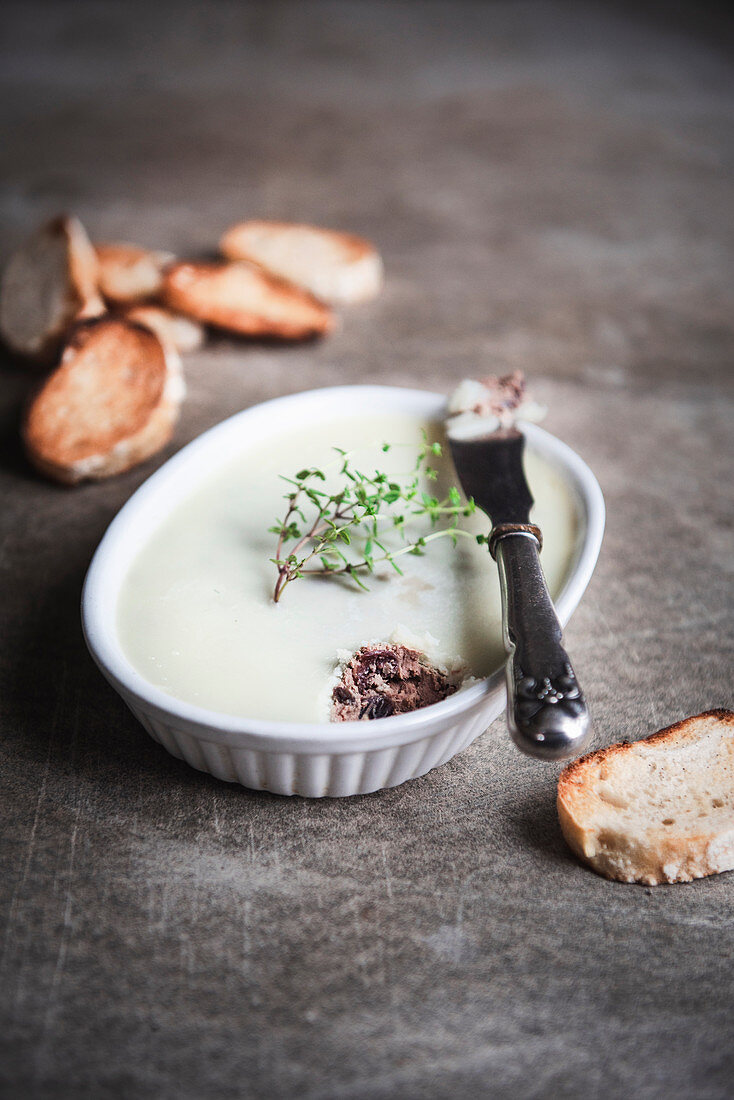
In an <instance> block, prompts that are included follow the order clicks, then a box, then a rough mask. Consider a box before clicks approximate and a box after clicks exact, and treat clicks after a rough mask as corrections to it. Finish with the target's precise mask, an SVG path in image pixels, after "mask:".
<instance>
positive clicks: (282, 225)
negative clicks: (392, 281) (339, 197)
mask: <svg viewBox="0 0 734 1100" xmlns="http://www.w3.org/2000/svg"><path fill="white" fill-rule="evenodd" d="M219 248H220V251H221V252H222V255H224V256H226V257H227V258H228V259H230V260H251V261H252V262H253V263H257V264H260V265H261V266H262V267H264V268H266V269H267V270H268V271H272V272H273V274H274V275H280V276H281V277H282V278H283V279H288V280H290V282H292V283H296V284H297V285H298V286H302V287H305V288H306V290H310V291H311V293H312V294H315V295H316V297H317V298H320V299H321V301H322V302H331V303H338V302H362V301H366V300H367V299H368V298H374V297H375V296H376V295H377V294H379V292H380V290H381V288H382V260H381V259H380V254H379V252H378V251H377V249H376V248H375V247H374V245H372V244H370V242H369V241H366V240H364V239H363V238H362V237H355V236H353V235H352V234H351V233H340V232H338V231H337V230H334V229H317V228H316V226H313V225H295V224H291V223H288V222H267V221H249V222H240V223H239V224H238V225H233V226H232V227H231V228H230V229H228V230H227V232H226V233H225V234H224V236H223V237H222V239H221V241H220V242H219Z"/></svg>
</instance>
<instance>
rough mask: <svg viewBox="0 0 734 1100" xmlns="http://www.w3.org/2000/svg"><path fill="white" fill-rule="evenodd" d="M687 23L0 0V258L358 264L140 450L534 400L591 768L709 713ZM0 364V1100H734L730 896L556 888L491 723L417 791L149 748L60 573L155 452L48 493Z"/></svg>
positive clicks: (542, 787)
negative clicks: (32, 252) (278, 246)
mask: <svg viewBox="0 0 734 1100" xmlns="http://www.w3.org/2000/svg"><path fill="white" fill-rule="evenodd" d="M693 7H694V6H693V5H689V6H686V5H679V4H670V5H664V4H659V5H657V6H654V7H650V8H646V9H642V10H641V9H640V7H639V6H636V5H611V4H610V5H598V6H597V5H593V4H586V5H584V4H576V3H559V4H533V3H521V4H504V3H498V4H491V5H481V4H466V5H460V4H457V3H453V4H417V3H416V4H392V5H391V4H387V3H386V4H356V3H355V4H337V3H333V4H321V3H318V4H296V3H294V4H287V5H281V4H277V3H273V4H267V5H262V6H260V5H251V6H245V5H241V4H236V3H232V4H224V3H222V4H207V5H204V6H200V7H191V6H185V5H180V6H176V7H165V6H161V5H156V4H150V3H149V4H147V5H140V6H133V5H112V4H71V3H65V4H58V3H57V4H47V5H42V4H38V3H28V2H26V3H23V4H15V5H12V4H11V5H6V6H5V9H4V14H5V34H4V39H3V44H2V54H1V56H0V124H1V125H2V132H3V138H2V141H1V142H0V165H1V167H2V171H1V172H0V178H1V179H2V184H0V250H1V258H3V259H4V258H5V257H6V256H7V255H8V253H9V251H10V249H11V248H12V247H13V246H14V245H15V244H16V243H17V242H19V241H20V240H21V239H22V237H23V236H24V234H25V233H26V232H27V231H28V230H29V229H30V228H31V227H33V226H34V225H35V224H36V223H37V222H38V221H39V219H41V218H42V217H44V216H46V215H49V214H52V213H54V212H56V211H57V210H58V209H59V208H71V209H73V210H75V211H76V212H77V213H79V215H80V216H81V217H82V218H83V220H84V221H85V222H86V223H87V225H88V226H89V229H90V231H91V232H92V233H93V235H95V236H98V237H107V238H109V237H122V238H131V239H133V240H139V241H141V242H144V243H145V242H147V243H150V244H151V245H156V246H162V247H166V248H168V247H171V248H173V249H176V250H179V251H181V252H183V253H197V252H201V251H206V250H207V249H210V248H211V246H212V243H213V242H214V241H215V240H216V238H217V236H218V234H219V233H220V231H221V230H222V229H223V228H224V227H225V226H226V225H227V224H228V223H229V222H231V221H232V220H235V219H237V218H240V217H242V216H248V215H253V214H254V215H266V216H267V215H270V216H278V217H285V218H288V217H297V218H303V219H307V220H313V221H315V222H321V223H326V224H333V225H337V226H338V225H343V226H345V227H350V228H353V229H355V230H358V231H362V232H364V233H366V234H368V235H370V236H372V237H374V238H375V239H376V240H377V241H378V242H379V244H380V246H381V248H382V249H383V251H384V255H385V259H386V264H387V272H388V280H387V288H386V291H385V294H384V296H383V297H382V298H381V299H380V300H379V301H377V302H375V303H374V304H370V305H367V306H364V307H359V308H354V309H352V310H350V311H349V312H347V311H345V312H344V323H343V328H342V330H341V331H340V332H339V333H337V334H336V335H335V336H334V337H333V338H331V339H330V340H328V341H327V342H324V343H323V344H312V345H308V346H305V347H299V348H292V349H284V348H277V347H271V346H264V345H253V346H246V345H244V344H236V343H233V342H230V341H228V340H225V339H219V340H217V341H215V342H212V343H211V344H209V346H207V348H206V349H205V350H203V351H202V352H201V353H199V354H197V355H195V356H192V357H190V358H189V359H188V360H187V364H186V368H187V375H188V379H189V385H190V398H189V400H188V403H187V405H186V407H185V410H184V414H183V418H182V420H181V423H180V426H179V429H178V431H177V434H176V439H175V442H174V444H173V445H172V446H171V447H170V448H169V449H168V452H167V453H168V454H170V453H172V452H173V451H174V450H175V449H176V448H178V447H180V446H181V445H182V444H184V443H185V442H186V441H187V440H189V439H191V438H192V437H193V436H195V435H196V434H197V433H198V432H200V431H201V430H202V429H204V428H207V427H209V426H210V425H212V424H214V423H216V422H217V421H219V420H220V419H222V418H223V417H225V416H227V415H228V414H230V413H232V412H234V411H236V410H238V409H241V408H243V407H244V406H247V405H249V404H252V403H254V402H256V401H258V400H260V399H263V398H267V397H271V396H275V395H278V394H281V393H285V392H290V391H295V390H300V389H303V388H308V387H312V386H318V385H324V384H331V383H335V382H357V381H363V380H374V381H382V382H392V383H398V384H402V383H407V384H410V385H423V386H426V387H434V388H438V389H442V390H447V389H448V388H449V387H450V386H451V385H452V384H453V382H455V381H456V380H457V379H459V378H461V377H462V376H463V375H465V374H467V373H474V372H476V371H477V370H479V369H483V368H485V367H488V368H489V367H493V366H495V365H496V364H500V365H502V366H504V365H505V364H506V365H509V366H512V367H515V366H522V367H524V368H525V369H526V370H527V372H528V373H529V374H530V376H531V377H532V379H533V382H534V383H535V389H536V391H537V393H538V395H539V396H540V397H541V398H542V399H543V400H545V401H547V402H548V404H549V405H550V408H551V413H550V416H549V419H548V426H549V427H550V428H551V430H553V431H555V432H557V433H558V434H559V435H560V436H561V437H562V438H564V439H566V440H567V441H568V442H569V443H570V444H571V445H572V446H574V447H575V448H577V449H578V450H579V452H580V453H581V454H582V455H583V456H584V457H585V458H586V459H587V461H588V462H589V463H590V465H591V466H592V468H593V469H594V470H595V471H596V473H597V475H598V476H599V478H600V481H601V483H602V486H603V488H604V491H605V494H606V498H607V503H608V509H609V516H608V532H607V536H606V540H605V544H604V548H603V551H602V555H601V559H600V562H599V566H598V570H597V572H596V575H595V577H594V579H593V581H592V584H591V586H590V588H589V590H588V593H587V595H586V597H585V599H584V600H583V603H582V605H581V607H580V608H579V610H578V612H577V614H576V615H575V617H574V619H573V622H572V623H571V625H570V627H569V629H568V632H567V640H568V644H569V647H570V649H571V651H572V652H573V654H574V655H575V657H576V663H577V668H578V672H579V675H580V676H581V677H582V678H583V682H584V684H585V685H586V688H587V691H588V695H589V698H590V701H591V704H592V706H593V711H594V716H595V720H596V743H597V744H598V745H601V744H605V743H608V742H610V741H612V740H615V739H618V738H621V737H629V738H636V737H638V736H641V735H644V734H646V733H648V732H650V731H652V730H653V729H656V728H658V727H660V726H662V725H665V724H667V723H669V722H671V721H674V720H676V719H678V718H681V717H683V716H685V715H687V714H690V713H695V712H697V711H699V710H701V709H705V708H709V707H713V706H722V705H723V706H726V705H731V703H732V697H731V671H732V649H733V647H732V625H731V624H732V607H731V600H730V584H731V566H732V520H733V518H734V508H733V506H732V503H733V502H732V481H733V480H734V478H733V477H732V443H731V428H732V396H733V394H732V353H733V352H734V327H733V321H732V318H733V317H734V311H733V310H732V304H733V303H732V275H733V273H734V264H733V262H732V258H733V254H734V250H733V247H732V245H733V242H732V221H731V211H732V186H731V161H732V153H733V152H734V141H733V139H732V109H733V107H734V87H733V83H734V82H733V81H732V69H731V58H730V56H729V55H728V53H727V52H726V51H727V49H728V45H727V39H726V35H725V33H724V31H725V29H726V28H725V25H724V24H723V23H717V22H716V20H715V18H714V17H713V16H712V15H711V13H710V12H709V13H708V14H706V13H704V12H700V13H698V14H696V13H695V12H694V11H693ZM29 384H30V381H29V377H28V374H27V373H26V372H25V371H24V370H23V369H22V368H17V367H14V366H13V365H12V364H10V363H9V362H7V363H5V366H4V368H3V372H2V386H1V387H0V390H1V396H0V409H1V412H0V425H1V431H2V442H1V446H0V485H1V489H0V492H1V494H2V496H1V499H2V509H1V514H0V522H1V523H2V544H1V545H2V551H1V557H0V569H1V570H2V585H3V594H2V620H3V626H2V636H1V638H0V676H1V678H2V694H1V697H0V698H1V702H0V705H1V707H2V715H1V721H2V737H1V739H0V758H1V763H0V783H1V784H2V798H1V800H0V815H1V816H2V851H1V853H0V855H1V858H2V877H1V878H0V884H1V901H0V905H1V908H0V914H1V916H0V928H2V932H3V940H2V948H1V950H2V956H1V958H0V1000H1V1002H2V1017H1V1018H2V1031H1V1034H2V1047H3V1053H2V1058H1V1059H0V1081H2V1083H3V1084H2V1088H3V1095H6V1096H8V1097H81V1096H85V1097H86V1096H89V1097H95V1098H105V1097H118V1096H124V1097H131V1098H148V1097H177V1098H179V1097H180V1098H187V1100H188V1098H192V1100H194V1098H208V1097H235V1096H243V1097H245V1096H247V1097H250V1096H251V1097H277V1098H280V1097H294V1096H303V1097H308V1098H310V1100H316V1098H319V1100H322V1098H323V1100H326V1098H342V1097H355V1098H357V1097H360V1098H361V1097H364V1098H368V1097H369V1098H375V1100H376V1098H389V1097H395V1096H401V1097H416V1098H417V1097H421V1098H433V1097H436V1098H444V1097H477V1096H487V1097H556V1096H567V1097H579V1098H581V1097H583V1098H586V1097H592V1096H599V1097H629V1096H635V1097H639V1098H656V1097H661V1096H666V1097H672V1098H677V1097H681V1098H682V1097H691V1096H696V1097H702V1098H707V1100H713V1098H721V1097H724V1096H727V1095H728V1096H731V1095H732V1080H733V1078H734V1062H733V1059H732V1022H731V1021H732V1008H733V1007H734V1006H733V999H734V998H733V997H732V947H733V946H734V932H733V931H732V919H731V907H732V896H733V895H732V888H733V886H734V878H733V877H732V876H731V875H722V876H719V877H716V878H712V879H709V880H704V881H701V882H697V883H695V884H692V885H688V886H677V887H668V888H665V887H660V888H657V889H654V890H651V889H644V888H640V887H634V886H622V885H617V884H612V883H608V882H606V881H604V880H603V879H601V878H598V877H597V876H596V875H594V874H593V873H591V872H590V871H587V870H585V869H584V868H583V867H582V866H580V865H579V864H578V863H577V862H576V861H575V860H574V859H573V858H572V857H571V856H570V854H569V852H568V851H567V849H566V847H565V846H564V843H563V840H562V838H561V835H560V833H559V829H558V825H557V821H556V815H555V810H554V789H555V780H556V776H557V772H558V769H557V768H556V767H555V766H548V765H540V764H537V763H534V762H531V761H529V760H526V759H523V758H521V757H520V756H519V755H518V754H517V753H516V752H515V751H514V750H513V749H512V748H511V746H510V744H509V742H508V738H507V736H506V733H505V730H504V728H503V725H502V723H501V722H496V723H495V724H494V725H493V726H492V727H491V729H490V730H489V731H488V732H487V733H486V734H485V735H484V736H483V737H481V738H480V739H479V740H478V741H477V742H476V743H475V744H474V745H473V746H472V747H471V748H470V749H469V750H468V751H467V752H465V753H463V754H462V755H461V756H460V757H458V758H457V759H455V760H454V761H452V762H451V763H449V764H448V765H446V766H445V767H443V768H441V769H439V770H437V771H435V772H433V773H432V774H430V775H429V776H427V777H426V778H424V779H421V780H418V781H416V782H413V783H410V784H407V785H406V786H404V787H402V788H398V789H396V790H392V791H387V792H384V793H380V794H376V795H373V796H369V797H365V798H359V799H354V800H348V801H323V802H316V801H305V800H300V799H291V800H289V799H283V798H278V797H274V796H268V795H264V794H256V793H252V792H249V791H246V790H244V789H242V788H238V787H230V786H227V785H225V784H222V783H219V782H216V781H214V780H212V779H210V778H207V777H206V776H203V775H200V774H198V773H196V772H194V771H192V770H191V769H189V768H188V767H186V766H185V765H184V764H181V763H178V762H176V761H175V760H173V759H171V758H170V757H168V756H167V755H166V754H165V753H164V752H163V751H162V750H161V749H159V748H158V747H157V746H156V745H154V744H153V742H151V741H150V740H149V739H148V738H147V737H146V736H145V734H144V733H143V731H142V729H141V728H139V727H138V726H137V725H136V723H135V721H134V720H133V719H132V717H131V716H130V715H129V714H128V713H127V712H126V710H125V708H124V707H123V705H122V703H121V702H120V701H119V699H118V698H117V696H116V695H115V694H114V693H113V692H112V691H111V689H109V688H108V687H107V686H106V684H105V683H104V682H103V681H102V679H101V677H100V676H99V674H98V673H97V672H96V670H95V669H94V667H93V666H92V664H91V662H90V660H89V658H88V657H87V655H86V652H85V649H84V645H83V642H82V638H81V633H80V627H79V621H78V601H79V594H80V588H81V583H82V578H83V575H84V571H85V568H86V566H87V564H88V562H89V559H90V557H91V555H92V553H93V551H94V548H95V546H96V544H97V542H98V540H99V539H100V537H101V535H102V533H103V531H104V530H105V527H106V525H107V523H108V522H109V521H110V519H111V518H112V517H113V516H114V514H115V512H116V511H117V509H118V508H119V507H120V505H121V504H122V503H123V502H124V501H125V500H126V499H127V498H128V496H129V495H130V493H131V492H132V491H133V490H134V489H135V488H136V486H137V485H138V484H140V482H141V481H142V480H143V479H144V478H145V477H146V476H147V475H148V474H149V473H150V472H151V470H152V469H153V468H154V467H155V466H156V465H157V464H158V462H160V461H162V460H163V458H165V457H166V456H165V455H163V456H160V458H159V459H157V460H156V461H155V462H151V463H149V464H147V465H146V466H145V467H144V468H141V469H139V470H136V471H134V472H133V473H130V474H128V475H126V476H122V477H120V478H118V479H116V480H114V481H110V482H109V483H108V484H103V485H96V486H87V487H83V488H80V489H78V490H75V491H73V492H70V491H63V490H61V489H58V488H56V487H54V486H52V485H49V484H46V483H44V482H42V481H41V480H39V479H37V478H36V476H34V475H33V473H32V472H31V471H30V470H29V468H28V467H27V465H26V463H25V461H24V460H23V457H22V455H21V452H20V448H19V445H18V442H17V418H18V408H19V403H20V402H21V400H22V399H23V397H24V395H25V393H26V391H27V389H28V387H29Z"/></svg>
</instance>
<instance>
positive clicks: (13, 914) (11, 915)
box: [0, 663, 67, 973]
mask: <svg viewBox="0 0 734 1100" xmlns="http://www.w3.org/2000/svg"><path fill="white" fill-rule="evenodd" d="M66 675H67V666H66V664H65V663H64V664H62V666H61V674H60V679H61V683H60V687H59V693H58V698H57V700H56V709H55V711H54V716H53V721H52V722H51V732H50V733H49V738H48V748H47V750H46V761H45V763H44V767H43V777H42V779H41V786H40V787H39V789H38V797H37V798H36V808H35V811H34V814H33V824H32V825H31V832H30V836H29V837H28V847H27V850H26V858H25V862H24V864H23V874H22V875H21V879H20V882H19V883H18V885H17V886H16V888H15V890H14V891H13V895H12V897H11V900H10V907H9V909H8V919H7V925H6V928H5V941H4V944H3V956H2V960H1V961H0V973H4V972H5V968H6V965H7V962H8V955H9V952H10V945H11V940H12V934H13V931H14V926H15V924H16V920H17V918H18V910H19V908H20V898H21V895H22V893H23V889H24V887H25V884H26V881H27V879H28V874H29V872H30V869H31V863H32V862H33V854H34V852H35V847H36V834H37V832H38V823H39V821H40V817H41V806H42V805H43V803H44V800H45V798H46V788H47V786H48V774H49V771H50V768H51V752H52V750H53V747H54V743H55V741H56V731H57V729H58V722H59V715H60V713H61V708H62V705H63V701H64V698H65V695H66Z"/></svg>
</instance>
